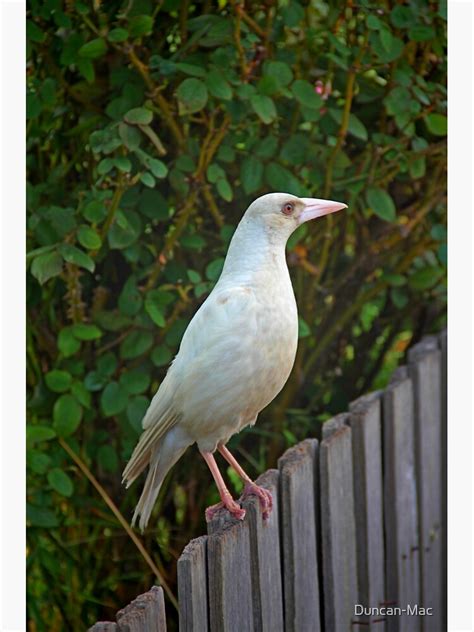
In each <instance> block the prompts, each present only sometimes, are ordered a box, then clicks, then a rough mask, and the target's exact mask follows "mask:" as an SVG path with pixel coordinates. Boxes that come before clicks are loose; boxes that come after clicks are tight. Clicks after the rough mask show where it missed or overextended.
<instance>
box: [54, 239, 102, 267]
mask: <svg viewBox="0 0 474 632" xmlns="http://www.w3.org/2000/svg"><path fill="white" fill-rule="evenodd" d="M59 251H60V253H61V254H62V256H63V258H64V260H65V261H67V262H68V263H73V264H74V265H76V266H79V267H80V268H85V269H86V270H89V272H94V269H95V263H94V260H93V259H91V257H89V255H86V253H85V252H83V251H82V250H79V248H76V246H72V245H71V244H61V245H60V246H59Z"/></svg>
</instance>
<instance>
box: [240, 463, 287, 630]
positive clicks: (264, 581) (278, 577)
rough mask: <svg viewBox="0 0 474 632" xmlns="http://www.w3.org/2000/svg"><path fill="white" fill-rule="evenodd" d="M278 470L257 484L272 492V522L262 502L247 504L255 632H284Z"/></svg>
mask: <svg viewBox="0 0 474 632" xmlns="http://www.w3.org/2000/svg"><path fill="white" fill-rule="evenodd" d="M279 476H280V473H279V472H278V470H268V471H267V472H265V473H264V474H262V475H261V476H260V477H259V478H258V479H257V481H256V482H257V484H258V485H261V486H262V487H264V488H265V489H268V491H270V492H271V494H272V497H273V510H272V513H271V514H270V516H269V518H268V520H266V521H264V520H263V518H262V510H261V507H260V504H259V502H258V500H257V499H256V498H255V497H251V498H250V499H249V500H247V501H245V502H244V503H243V506H244V508H245V509H246V511H247V519H248V521H249V526H250V566H251V573H252V593H253V614H254V627H253V630H254V631H255V632H283V630H284V619H283V586H282V574H281V561H280V555H278V554H275V552H279V551H280V529H279V516H280V506H279V498H278V481H279Z"/></svg>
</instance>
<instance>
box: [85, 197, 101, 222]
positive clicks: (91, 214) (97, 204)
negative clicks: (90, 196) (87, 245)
mask: <svg viewBox="0 0 474 632" xmlns="http://www.w3.org/2000/svg"><path fill="white" fill-rule="evenodd" d="M82 214H83V215H84V217H85V218H86V219H87V220H88V221H89V222H92V223H94V224H96V223H98V222H102V221H103V220H104V219H105V218H106V217H107V208H106V206H105V204H104V203H103V202H102V201H101V200H92V201H91V202H88V204H86V206H85V207H84V209H83V211H82Z"/></svg>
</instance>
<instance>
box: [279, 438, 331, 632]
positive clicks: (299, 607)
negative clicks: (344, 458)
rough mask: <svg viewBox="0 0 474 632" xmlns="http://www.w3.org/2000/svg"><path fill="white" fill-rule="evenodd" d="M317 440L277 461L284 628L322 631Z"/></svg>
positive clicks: (310, 440) (299, 631)
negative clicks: (317, 513) (317, 508)
mask: <svg viewBox="0 0 474 632" xmlns="http://www.w3.org/2000/svg"><path fill="white" fill-rule="evenodd" d="M317 452H318V441H317V440H316V439H306V440H305V441H302V442H301V443H299V444H298V445H296V446H294V447H293V448H290V449H289V450H287V451H286V452H285V454H284V455H283V456H282V457H280V459H279V460H278V468H279V470H280V507H281V517H280V525H281V530H282V531H281V538H282V543H283V595H284V597H283V599H284V611H285V630H287V632H301V631H303V630H308V631H309V630H314V632H319V630H320V629H321V628H320V626H321V624H320V604H319V601H320V595H319V578H318V557H317V548H316V547H317V533H316V499H315V469H316V463H317Z"/></svg>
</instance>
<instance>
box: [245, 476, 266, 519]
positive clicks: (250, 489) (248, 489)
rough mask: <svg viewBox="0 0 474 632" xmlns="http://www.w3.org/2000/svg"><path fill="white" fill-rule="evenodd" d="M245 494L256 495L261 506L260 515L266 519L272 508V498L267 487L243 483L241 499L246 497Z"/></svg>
mask: <svg viewBox="0 0 474 632" xmlns="http://www.w3.org/2000/svg"><path fill="white" fill-rule="evenodd" d="M247 496H257V498H258V500H259V501H260V507H261V508H262V517H263V519H264V520H267V519H268V517H269V516H270V514H271V512H272V508H273V498H272V495H271V493H270V492H269V491H268V489H265V488H264V487H260V486H259V485H257V484H256V483H245V487H244V493H243V494H242V499H245V498H247Z"/></svg>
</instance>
